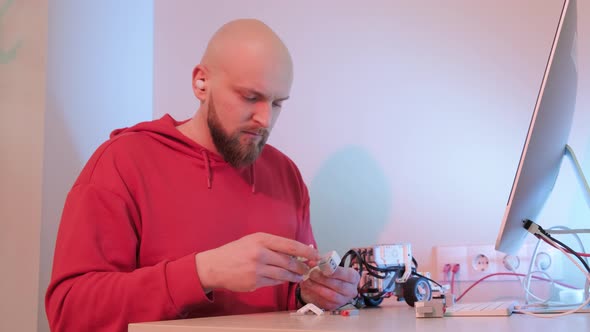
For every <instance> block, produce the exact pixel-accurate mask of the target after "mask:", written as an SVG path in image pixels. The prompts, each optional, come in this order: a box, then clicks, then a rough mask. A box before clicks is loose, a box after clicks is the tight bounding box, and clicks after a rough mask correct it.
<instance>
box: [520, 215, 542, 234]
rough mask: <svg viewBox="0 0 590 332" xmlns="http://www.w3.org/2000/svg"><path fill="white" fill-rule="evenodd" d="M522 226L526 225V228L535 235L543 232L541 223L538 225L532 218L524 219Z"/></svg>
mask: <svg viewBox="0 0 590 332" xmlns="http://www.w3.org/2000/svg"><path fill="white" fill-rule="evenodd" d="M522 227H524V229H526V230H527V231H528V232H529V233H531V234H533V235H538V234H541V229H540V227H539V225H537V224H536V223H535V222H534V221H532V220H529V219H525V220H523V225H522Z"/></svg>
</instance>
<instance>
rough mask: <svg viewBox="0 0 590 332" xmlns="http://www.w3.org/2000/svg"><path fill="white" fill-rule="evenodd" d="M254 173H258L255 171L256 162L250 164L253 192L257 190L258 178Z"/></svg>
mask: <svg viewBox="0 0 590 332" xmlns="http://www.w3.org/2000/svg"><path fill="white" fill-rule="evenodd" d="M254 174H256V173H255V172H254V164H252V166H250V179H251V180H252V193H255V192H256V178H255V177H254Z"/></svg>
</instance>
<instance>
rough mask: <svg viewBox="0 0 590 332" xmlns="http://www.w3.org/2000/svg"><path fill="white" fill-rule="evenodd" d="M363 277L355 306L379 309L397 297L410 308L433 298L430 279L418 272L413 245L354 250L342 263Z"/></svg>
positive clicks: (346, 255)
mask: <svg viewBox="0 0 590 332" xmlns="http://www.w3.org/2000/svg"><path fill="white" fill-rule="evenodd" d="M340 266H346V267H352V268H354V269H356V270H357V271H359V274H360V276H361V278H360V282H359V286H358V292H359V295H358V297H357V299H356V303H355V306H356V307H358V308H361V307H376V306H379V305H380V304H381V302H382V301H383V299H385V298H389V297H391V296H395V297H396V298H397V300H398V301H404V300H405V301H406V303H407V304H408V305H410V306H412V307H413V306H414V304H415V303H416V302H418V301H429V300H430V299H431V298H432V293H433V286H431V283H430V281H432V280H430V279H429V278H427V277H425V276H423V275H421V274H419V273H417V272H416V266H417V264H416V261H415V260H414V258H413V257H412V251H411V246H410V244H407V243H402V244H383V245H375V246H372V247H364V248H353V249H351V250H349V251H348V252H347V253H346V254H345V255H344V256H343V257H342V260H341V261H340Z"/></svg>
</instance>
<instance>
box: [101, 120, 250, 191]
mask: <svg viewBox="0 0 590 332" xmlns="http://www.w3.org/2000/svg"><path fill="white" fill-rule="evenodd" d="M187 121H189V120H184V121H176V120H175V119H174V118H172V116H170V115H169V114H166V115H164V116H163V117H161V118H160V119H158V120H153V121H146V122H141V123H138V124H136V125H134V126H132V127H125V128H120V129H116V130H114V131H113V132H112V133H111V135H110V138H111V139H114V138H117V137H119V136H123V135H127V134H131V133H142V134H144V135H148V136H150V137H151V138H153V139H155V140H157V141H158V142H160V143H162V144H164V145H166V146H167V147H169V148H170V149H173V150H175V151H177V152H179V153H181V154H184V155H187V156H190V157H192V158H194V159H195V160H197V161H198V164H199V166H201V167H203V169H204V170H205V177H206V181H207V187H208V188H209V189H211V188H212V187H213V177H214V176H213V175H214V172H215V170H216V169H220V168H223V167H232V166H231V165H230V164H228V163H227V162H226V161H225V160H224V159H223V157H221V156H220V155H219V154H217V153H215V152H212V151H209V150H207V149H206V148H205V147H203V146H201V145H200V144H198V143H197V142H195V141H193V140H192V139H190V138H189V137H187V136H185V135H184V134H183V133H181V132H180V130H178V129H177V128H176V127H177V126H179V125H181V124H183V123H185V122H187ZM254 164H255V162H254V163H252V165H250V166H248V167H247V169H246V168H245V169H244V171H246V172H247V173H248V177H249V180H250V184H251V186H252V192H253V193H254V192H255V191H256V183H255V177H254V175H255V172H254Z"/></svg>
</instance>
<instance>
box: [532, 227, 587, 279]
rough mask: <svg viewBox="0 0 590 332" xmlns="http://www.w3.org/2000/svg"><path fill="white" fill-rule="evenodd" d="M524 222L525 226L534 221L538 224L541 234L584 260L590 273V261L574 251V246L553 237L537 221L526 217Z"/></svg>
mask: <svg viewBox="0 0 590 332" xmlns="http://www.w3.org/2000/svg"><path fill="white" fill-rule="evenodd" d="M524 223H525V228H527V227H528V226H527V224H529V223H533V224H535V225H537V227H538V228H539V232H541V234H543V235H545V236H546V237H548V238H550V239H551V240H553V241H554V242H555V243H557V244H559V245H560V246H561V247H562V248H563V249H564V250H565V251H567V252H569V253H570V254H572V255H574V256H576V258H578V260H579V261H580V262H582V265H584V267H585V268H586V271H588V273H590V266H588V263H586V260H584V259H583V258H582V256H580V255H578V253H577V252H576V251H574V250H573V249H572V248H570V247H568V246H567V245H565V243H563V242H561V241H559V240H557V239H556V238H554V237H552V236H551V234H549V233H548V232H547V231H546V230H544V229H543V227H541V226H540V225H538V224H537V223H535V222H533V221H532V220H529V219H525V220H524ZM527 229H528V228H527Z"/></svg>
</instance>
